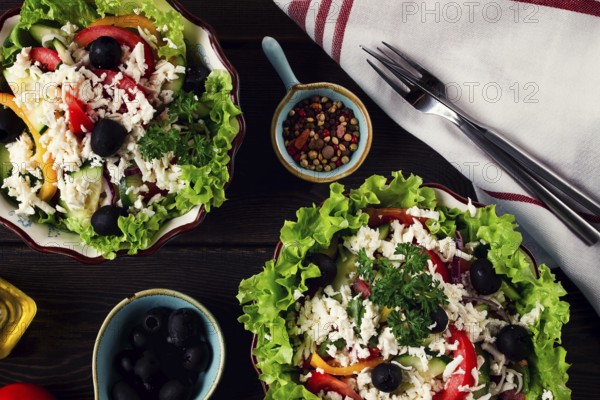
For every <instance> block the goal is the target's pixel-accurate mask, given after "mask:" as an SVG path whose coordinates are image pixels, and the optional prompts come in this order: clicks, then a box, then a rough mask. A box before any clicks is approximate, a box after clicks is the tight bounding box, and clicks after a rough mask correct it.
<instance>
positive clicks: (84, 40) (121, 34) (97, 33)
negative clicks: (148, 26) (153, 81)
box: [73, 25, 155, 78]
mask: <svg viewBox="0 0 600 400" xmlns="http://www.w3.org/2000/svg"><path fill="white" fill-rule="evenodd" d="M101 36H108V37H111V38H113V39H115V40H116V41H117V42H119V44H120V45H125V46H127V47H129V48H130V49H131V50H133V49H134V48H135V46H137V44H138V43H142V45H143V46H144V58H145V61H146V65H148V69H146V73H145V75H144V76H145V77H146V78H148V77H149V76H150V75H152V73H153V72H154V67H155V64H154V52H153V51H152V48H151V47H150V45H149V44H148V43H146V42H145V41H144V39H142V38H141V37H140V36H138V35H136V34H135V33H133V32H131V31H130V30H129V29H125V28H119V27H118V26H107V25H100V26H90V27H89V28H85V29H83V30H82V31H79V32H78V33H77V34H76V35H75V37H74V38H73V40H74V41H75V42H76V43H77V44H78V45H80V46H81V47H87V46H89V45H90V44H91V43H92V42H93V41H94V40H96V39H98V38H99V37H101Z"/></svg>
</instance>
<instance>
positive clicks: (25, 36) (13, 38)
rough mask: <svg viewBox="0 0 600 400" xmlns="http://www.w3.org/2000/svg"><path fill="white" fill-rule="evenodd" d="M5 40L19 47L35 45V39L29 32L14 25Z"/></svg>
mask: <svg viewBox="0 0 600 400" xmlns="http://www.w3.org/2000/svg"><path fill="white" fill-rule="evenodd" d="M7 41H9V42H11V43H13V44H15V45H17V46H19V47H31V46H35V45H36V43H35V39H34V38H33V37H32V35H31V33H30V32H28V31H27V30H25V29H23V28H19V27H15V28H14V29H13V30H12V32H11V33H10V36H9V37H8V38H7ZM9 47H10V46H9Z"/></svg>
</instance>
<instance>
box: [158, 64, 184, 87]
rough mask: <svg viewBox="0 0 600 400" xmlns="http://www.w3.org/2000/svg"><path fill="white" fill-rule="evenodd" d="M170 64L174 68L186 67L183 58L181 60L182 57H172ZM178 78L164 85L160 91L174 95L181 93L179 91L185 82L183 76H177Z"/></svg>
mask: <svg viewBox="0 0 600 400" xmlns="http://www.w3.org/2000/svg"><path fill="white" fill-rule="evenodd" d="M171 63H172V64H173V65H175V66H176V67H179V66H182V67H185V66H186V61H185V58H183V56H177V57H174V58H173V59H172V60H171ZM178 76H179V78H177V79H176V80H174V81H169V82H167V83H165V84H164V85H163V87H162V90H172V91H173V93H174V94H177V93H179V92H181V89H183V83H184V82H185V74H178Z"/></svg>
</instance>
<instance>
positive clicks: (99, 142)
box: [91, 118, 127, 157]
mask: <svg viewBox="0 0 600 400" xmlns="http://www.w3.org/2000/svg"><path fill="white" fill-rule="evenodd" d="M125 136H127V130H126V129H125V127H124V126H123V125H121V124H120V123H118V122H117V121H113V120H112V119H108V118H104V119H101V120H99V121H98V122H96V126H94V130H93V131H92V139H91V144H92V150H93V151H94V153H96V154H98V155H99V156H100V157H110V156H113V155H114V154H115V153H116V152H117V151H119V149H120V148H121V146H122V145H123V142H124V141H125Z"/></svg>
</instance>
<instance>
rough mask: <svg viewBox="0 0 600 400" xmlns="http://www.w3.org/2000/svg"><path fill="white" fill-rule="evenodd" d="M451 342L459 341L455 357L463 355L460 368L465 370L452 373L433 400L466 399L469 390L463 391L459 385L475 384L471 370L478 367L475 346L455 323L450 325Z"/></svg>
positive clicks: (454, 353)
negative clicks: (460, 372) (461, 372)
mask: <svg viewBox="0 0 600 400" xmlns="http://www.w3.org/2000/svg"><path fill="white" fill-rule="evenodd" d="M449 329H450V338H448V342H449V343H455V342H458V348H457V349H456V350H455V351H454V352H453V354H452V356H453V358H457V357H458V356H462V362H461V363H460V365H459V366H458V368H460V369H462V370H463V371H465V373H464V375H463V374H456V375H452V376H451V377H450V379H448V381H447V382H446V388H445V389H444V390H442V391H441V392H438V393H436V394H435V395H434V396H433V400H464V399H465V398H466V397H467V395H468V394H469V392H462V391H460V390H458V389H459V387H461V386H462V387H472V386H473V385H474V384H475V378H474V377H473V374H472V373H471V371H472V370H473V368H477V353H476V352H475V347H474V346H473V343H472V342H471V340H470V339H469V336H467V334H466V333H465V332H463V331H459V330H458V329H457V328H456V327H455V326H454V325H450V328H449ZM458 368H457V369H458Z"/></svg>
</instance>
